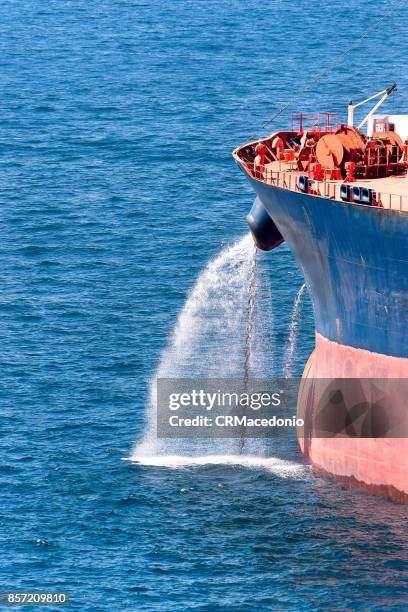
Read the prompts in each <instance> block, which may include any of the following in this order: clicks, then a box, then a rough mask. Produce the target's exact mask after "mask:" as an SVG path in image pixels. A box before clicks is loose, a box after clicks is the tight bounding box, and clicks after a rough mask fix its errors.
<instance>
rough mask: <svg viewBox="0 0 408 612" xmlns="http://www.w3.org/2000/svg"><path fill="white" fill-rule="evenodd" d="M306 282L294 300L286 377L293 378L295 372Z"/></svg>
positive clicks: (286, 354) (284, 367)
mask: <svg viewBox="0 0 408 612" xmlns="http://www.w3.org/2000/svg"><path fill="white" fill-rule="evenodd" d="M305 289H306V284H305V283H304V284H303V285H302V286H301V287H300V289H299V291H298V292H297V294H296V297H295V301H294V302H293V308H292V319H291V323H290V329H289V338H288V343H287V347H286V351H285V359H284V365H283V374H284V376H285V378H291V377H292V376H293V374H294V366H295V357H296V345H297V338H298V332H299V322H300V315H301V306H302V296H303V293H304V290H305Z"/></svg>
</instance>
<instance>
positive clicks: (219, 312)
mask: <svg viewBox="0 0 408 612" xmlns="http://www.w3.org/2000/svg"><path fill="white" fill-rule="evenodd" d="M262 263H263V261H262V258H258V261H257V250H256V248H255V247H254V244H253V240H252V238H251V236H250V235H249V234H248V235H246V236H244V237H243V238H241V239H240V240H238V241H237V242H236V243H235V244H233V245H232V246H229V247H225V248H224V249H223V250H222V252H221V253H220V254H219V255H218V256H217V257H215V258H214V259H213V260H211V261H210V262H209V263H208V265H207V266H206V268H205V269H204V270H203V272H202V273H201V274H200V275H199V277H198V279H197V281H196V283H195V285H194V287H193V288H192V289H191V291H190V293H189V295H188V297H187V300H186V302H185V304H184V306H183V308H182V310H181V312H180V314H179V316H178V318H177V321H176V325H175V328H174V331H173V333H172V335H171V337H170V340H169V342H168V344H167V346H166V348H165V349H164V351H163V354H162V356H161V359H160V363H159V366H158V368H157V370H156V373H155V375H154V376H153V378H152V380H151V383H150V397H149V401H148V405H147V410H146V420H147V423H146V429H145V434H144V436H143V438H142V440H141V441H140V442H138V443H137V444H136V446H135V448H134V450H133V454H132V456H131V458H130V459H131V460H132V461H137V462H139V463H143V464H144V465H165V466H168V467H180V466H185V465H190V464H191V465H201V464H205V463H226V464H240V465H245V466H250V465H253V466H254V467H259V466H261V465H262V466H264V467H265V469H268V470H273V471H280V472H281V473H282V475H283V476H284V475H289V473H290V474H292V472H296V470H297V469H298V468H299V469H300V467H301V466H299V464H297V463H293V462H291V461H285V460H282V459H278V458H276V457H271V456H270V453H267V448H266V443H267V441H266V440H262V439H247V440H245V439H244V431H243V432H242V436H241V438H240V439H225V438H219V439H217V438H210V439H197V438H195V439H185V438H182V439H160V438H158V437H157V412H156V381H157V379H158V378H189V379H191V378H197V379H199V378H223V379H225V378H231V379H241V380H243V382H244V384H247V383H248V380H249V376H250V373H251V375H253V376H255V377H258V378H262V377H264V378H266V377H271V376H273V363H272V358H271V354H272V345H273V317H272V306H271V301H270V300H271V291H270V286H268V281H267V279H268V278H269V275H268V274H267V273H266V271H265V270H263V271H262V269H261V268H262ZM258 274H263V277H262V282H259V283H258V278H257V277H258ZM255 297H256V299H255ZM265 345H266V346H268V348H269V349H270V351H269V354H268V353H267V352H266V350H265ZM244 445H245V454H244ZM268 454H269V456H268ZM302 469H303V468H302ZM292 475H293V474H292Z"/></svg>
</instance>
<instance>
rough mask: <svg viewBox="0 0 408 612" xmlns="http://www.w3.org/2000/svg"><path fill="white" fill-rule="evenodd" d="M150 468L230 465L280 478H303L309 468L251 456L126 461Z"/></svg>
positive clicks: (153, 457) (276, 459)
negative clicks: (261, 471)
mask: <svg viewBox="0 0 408 612" xmlns="http://www.w3.org/2000/svg"><path fill="white" fill-rule="evenodd" d="M127 460H128V461H131V462H133V463H139V464H141V465H145V466H151V467H166V468H170V469H179V468H187V467H193V466H206V465H230V466H241V467H246V468H254V469H262V470H265V471H268V472H271V473H273V474H275V475H276V476H280V477H281V478H304V477H305V475H306V474H307V473H308V472H309V470H310V468H309V467H308V466H306V465H303V464H301V463H296V462H294V461H287V460H284V459H278V458H277V457H257V456H252V455H204V456H199V457H186V456H180V455H154V456H152V455H147V456H139V455H133V456H132V457H131V458H130V459H127Z"/></svg>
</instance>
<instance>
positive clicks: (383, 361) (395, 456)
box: [298, 334, 408, 503]
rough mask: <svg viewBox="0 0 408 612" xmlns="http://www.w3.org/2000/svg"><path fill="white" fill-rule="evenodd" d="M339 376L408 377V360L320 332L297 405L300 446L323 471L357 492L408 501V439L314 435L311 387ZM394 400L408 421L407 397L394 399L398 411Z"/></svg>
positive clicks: (402, 415)
mask: <svg viewBox="0 0 408 612" xmlns="http://www.w3.org/2000/svg"><path fill="white" fill-rule="evenodd" d="M339 378H359V379H360V378H361V379H364V378H381V379H386V378H387V379H388V378H390V379H391V378H394V379H395V378H398V379H402V378H408V359H406V358H398V357H390V356H387V355H380V354H378V353H371V352H369V351H366V350H363V349H356V348H353V347H350V346H344V345H341V344H338V343H337V342H332V341H330V340H327V339H326V338H324V337H323V336H321V335H320V334H316V349H315V351H314V352H313V354H312V355H311V357H310V359H309V361H308V364H307V366H306V368H305V372H304V375H303V381H304V383H303V385H302V388H301V390H300V393H299V402H298V414H299V416H300V417H301V418H303V419H304V420H305V428H304V430H303V431H301V432H299V444H300V447H301V450H302V452H303V453H304V455H305V456H306V458H307V459H308V460H309V461H310V462H311V463H312V465H313V466H314V468H315V470H316V471H317V472H318V473H322V472H323V473H328V474H330V475H331V476H333V477H334V478H335V479H336V480H339V481H341V482H342V483H343V484H346V485H347V486H349V487H352V488H359V489H366V490H368V491H370V492H371V493H374V494H376V495H386V496H388V497H391V498H392V499H394V500H396V501H399V502H405V503H406V502H408V438H398V437H390V438H385V437H381V438H363V437H346V436H340V437H317V436H316V435H314V433H315V432H314V419H313V417H312V418H310V416H309V418H308V417H307V414H306V412H307V410H310V394H309V393H308V392H307V389H308V388H309V389H310V384H309V383H312V381H313V380H316V379H339ZM395 402H397V404H398V407H397V410H398V411H399V413H400V414H401V419H402V420H403V419H404V418H406V406H405V398H401V397H398V398H394V401H393V410H394V412H395V409H396V408H395V406H396V403H395ZM313 408H314V406H312V412H313Z"/></svg>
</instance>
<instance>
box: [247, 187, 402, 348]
mask: <svg viewBox="0 0 408 612" xmlns="http://www.w3.org/2000/svg"><path fill="white" fill-rule="evenodd" d="M248 178H249V180H250V182H251V184H252V186H253V188H254V190H255V192H256V193H257V195H258V198H259V199H260V200H261V202H262V204H263V206H264V207H265V209H266V210H267V212H268V214H269V215H270V217H271V218H272V219H273V221H274V223H275V224H276V226H277V228H278V230H279V232H280V233H281V234H282V236H283V238H284V239H285V240H286V242H287V243H288V245H289V247H290V249H291V250H292V252H293V254H294V256H295V258H296V260H297V262H298V264H299V266H300V267H301V269H302V271H303V275H304V278H305V281H306V284H307V287H308V290H309V293H310V296H311V299H312V302H313V309H314V316H315V327H316V331H317V332H319V333H320V334H321V335H322V336H324V337H325V338H327V339H329V340H332V341H335V342H338V343H341V344H344V345H347V346H351V347H355V348H360V349H365V350H367V351H371V352H375V353H380V354H382V355H390V356H396V357H402V358H404V357H407V356H408V342H407V341H408V328H407V319H408V239H407V237H408V214H404V213H399V212H396V211H393V210H384V209H381V208H373V207H370V206H362V205H356V204H353V205H351V204H350V203H347V202H345V203H342V202H338V201H336V200H329V199H326V198H321V197H316V196H313V195H308V194H304V193H300V192H293V191H288V190H286V189H281V188H278V187H275V186H273V185H267V184H265V183H262V182H260V181H258V180H255V179H253V178H251V177H248Z"/></svg>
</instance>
